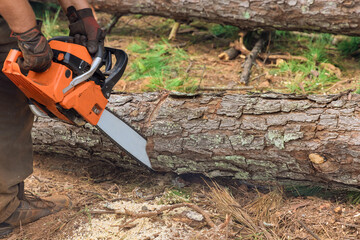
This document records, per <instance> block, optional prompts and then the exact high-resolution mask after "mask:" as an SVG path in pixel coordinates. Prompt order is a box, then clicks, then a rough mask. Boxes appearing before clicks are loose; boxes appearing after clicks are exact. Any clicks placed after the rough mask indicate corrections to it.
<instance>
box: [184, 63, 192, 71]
mask: <svg viewBox="0 0 360 240" xmlns="http://www.w3.org/2000/svg"><path fill="white" fill-rule="evenodd" d="M192 65H193V61H191V60H190V63H189V66H188V67H187V68H186V71H185V72H186V73H189V72H190V70H191V67H192Z"/></svg>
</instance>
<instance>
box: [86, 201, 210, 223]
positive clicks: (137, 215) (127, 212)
mask: <svg viewBox="0 0 360 240" xmlns="http://www.w3.org/2000/svg"><path fill="white" fill-rule="evenodd" d="M180 207H189V208H191V209H193V210H195V211H196V212H198V213H200V214H201V215H203V216H204V218H205V221H206V223H207V224H208V225H209V226H210V227H211V228H215V227H216V225H215V224H214V222H213V221H212V220H211V218H210V216H209V214H208V213H207V212H205V211H204V210H203V209H201V208H200V207H199V206H196V205H194V204H191V203H178V204H174V205H170V206H164V207H162V208H160V209H158V210H156V211H152V212H145V213H135V212H132V211H130V210H127V209H125V212H120V211H119V210H93V211H89V213H91V214H119V215H126V216H131V217H133V218H134V219H133V220H130V221H128V222H126V224H129V223H130V222H133V221H134V220H135V219H137V218H143V217H155V216H158V215H160V214H162V213H163V212H165V211H170V210H173V209H175V208H180ZM123 225H125V224H123Z"/></svg>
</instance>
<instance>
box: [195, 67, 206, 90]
mask: <svg viewBox="0 0 360 240" xmlns="http://www.w3.org/2000/svg"><path fill="white" fill-rule="evenodd" d="M205 71H206V66H205V64H204V66H203V71H202V74H201V78H200V81H199V84H198V87H197V90H199V89H200V86H201V83H202V81H203V79H204V76H205Z"/></svg>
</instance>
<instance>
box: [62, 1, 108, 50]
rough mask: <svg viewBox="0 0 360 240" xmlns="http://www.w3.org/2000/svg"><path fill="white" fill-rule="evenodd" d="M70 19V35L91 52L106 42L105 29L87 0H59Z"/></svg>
mask: <svg viewBox="0 0 360 240" xmlns="http://www.w3.org/2000/svg"><path fill="white" fill-rule="evenodd" d="M58 1H59V3H60V5H61V7H62V8H63V10H64V12H65V13H66V16H67V17H68V19H69V22H70V25H69V29H70V34H69V35H70V36H72V37H74V42H75V43H77V44H81V45H84V46H86V47H87V50H88V51H89V53H90V54H95V53H96V52H97V51H98V47H99V46H101V45H103V44H104V39H105V31H103V30H102V29H101V28H100V26H99V24H98V23H97V21H96V20H95V18H94V15H93V12H92V9H91V8H90V5H89V3H88V2H87V1H86V0H77V1H75V0H58Z"/></svg>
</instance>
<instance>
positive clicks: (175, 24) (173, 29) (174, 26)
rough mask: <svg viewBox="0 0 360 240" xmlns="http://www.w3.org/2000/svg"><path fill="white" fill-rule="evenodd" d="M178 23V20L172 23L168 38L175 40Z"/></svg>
mask: <svg viewBox="0 0 360 240" xmlns="http://www.w3.org/2000/svg"><path fill="white" fill-rule="evenodd" d="M180 25H181V24H180V23H179V22H175V23H174V25H173V27H172V29H171V32H170V35H169V38H168V40H175V39H176V34H177V32H178V31H179V28H180Z"/></svg>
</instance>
